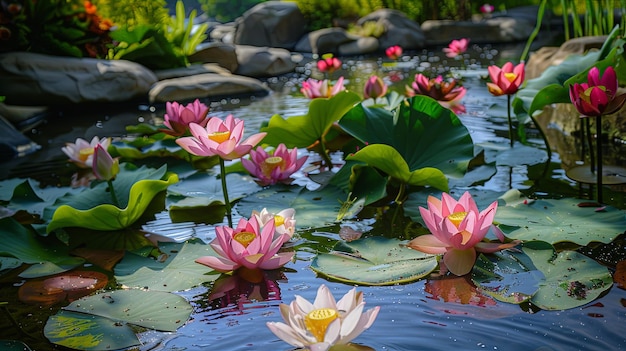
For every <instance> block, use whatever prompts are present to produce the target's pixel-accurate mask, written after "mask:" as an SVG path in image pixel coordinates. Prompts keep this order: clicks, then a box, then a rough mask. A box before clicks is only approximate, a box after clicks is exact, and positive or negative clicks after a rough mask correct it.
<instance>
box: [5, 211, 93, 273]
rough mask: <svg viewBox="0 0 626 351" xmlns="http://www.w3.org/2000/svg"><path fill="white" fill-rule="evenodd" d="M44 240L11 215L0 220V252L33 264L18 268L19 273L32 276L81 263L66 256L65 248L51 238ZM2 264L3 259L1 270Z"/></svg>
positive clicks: (56, 271)
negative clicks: (23, 268)
mask: <svg viewBox="0 0 626 351" xmlns="http://www.w3.org/2000/svg"><path fill="white" fill-rule="evenodd" d="M45 240H46V241H45V242H44V241H42V238H40V237H39V236H38V235H37V234H36V233H35V232H34V231H32V230H29V229H28V228H26V227H24V226H23V225H21V224H20V223H18V222H17V221H16V220H14V219H13V218H10V217H9V218H3V219H0V255H2V256H8V257H14V258H16V259H18V260H19V261H20V262H23V263H28V264H32V265H33V266H31V267H30V268H28V269H26V270H24V271H22V272H21V273H20V275H21V276H23V277H25V278H36V277H42V276H46V275H51V274H56V273H61V272H65V271H68V270H70V269H72V268H75V267H76V266H78V265H81V264H83V263H84V262H85V260H84V259H82V258H80V257H75V256H70V254H69V248H68V247H67V246H66V245H63V244H62V243H61V242H60V241H58V240H56V239H55V238H46V239H45ZM4 264H5V263H4V261H3V266H2V268H3V269H4Z"/></svg>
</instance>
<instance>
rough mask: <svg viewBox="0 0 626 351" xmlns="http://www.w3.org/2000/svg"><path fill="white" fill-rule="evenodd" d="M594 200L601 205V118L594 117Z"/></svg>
mask: <svg viewBox="0 0 626 351" xmlns="http://www.w3.org/2000/svg"><path fill="white" fill-rule="evenodd" d="M596 163H597V166H596V188H597V189H596V192H597V195H596V199H597V200H598V203H599V204H602V116H601V115H600V116H596Z"/></svg>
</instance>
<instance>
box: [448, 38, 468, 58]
mask: <svg viewBox="0 0 626 351" xmlns="http://www.w3.org/2000/svg"><path fill="white" fill-rule="evenodd" d="M468 44H469V39H467V38H462V39H459V40H456V39H454V40H452V41H451V42H450V44H448V47H447V48H444V49H443V52H445V53H446V56H448V57H450V58H452V57H457V56H459V55H461V54H463V53H465V51H467V45H468Z"/></svg>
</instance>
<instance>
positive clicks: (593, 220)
mask: <svg viewBox="0 0 626 351" xmlns="http://www.w3.org/2000/svg"><path fill="white" fill-rule="evenodd" d="M582 201H583V200H579V199H570V198H564V199H560V200H552V199H547V200H536V201H534V202H532V203H528V204H523V203H522V204H518V205H514V206H501V207H498V211H497V212H496V217H495V221H496V222H498V223H501V224H502V225H505V226H508V227H513V228H512V230H511V231H508V230H505V231H506V232H507V233H508V234H507V236H508V237H510V238H513V239H520V240H525V241H529V240H541V241H547V242H549V243H551V244H554V243H558V242H562V241H570V242H574V243H576V244H578V245H583V246H584V245H587V244H589V243H590V242H592V241H600V242H603V243H605V244H606V243H609V242H611V241H613V240H614V239H615V238H616V237H617V236H618V235H619V234H621V233H623V232H624V230H626V215H625V214H624V212H623V211H622V210H619V209H617V208H614V207H611V206H606V208H605V209H604V210H602V211H596V209H595V208H594V207H579V206H578V204H579V203H580V202H582Z"/></svg>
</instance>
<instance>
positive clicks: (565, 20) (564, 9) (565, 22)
mask: <svg viewBox="0 0 626 351" xmlns="http://www.w3.org/2000/svg"><path fill="white" fill-rule="evenodd" d="M561 11H562V12H563V13H562V14H561V16H562V17H563V30H564V31H565V41H568V40H569V19H568V18H567V17H568V14H569V7H568V6H567V4H566V3H565V0H561Z"/></svg>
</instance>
